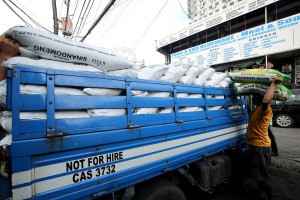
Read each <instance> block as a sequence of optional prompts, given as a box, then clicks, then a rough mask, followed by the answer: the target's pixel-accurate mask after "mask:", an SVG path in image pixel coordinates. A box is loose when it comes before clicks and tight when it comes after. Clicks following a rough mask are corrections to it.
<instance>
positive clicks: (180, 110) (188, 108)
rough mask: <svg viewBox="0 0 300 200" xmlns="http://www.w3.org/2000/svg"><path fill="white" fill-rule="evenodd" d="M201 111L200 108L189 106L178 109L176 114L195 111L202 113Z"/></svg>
mask: <svg viewBox="0 0 300 200" xmlns="http://www.w3.org/2000/svg"><path fill="white" fill-rule="evenodd" d="M203 110H204V109H203V108H202V107H198V106H191V107H183V108H179V109H178V112H197V111H203Z"/></svg>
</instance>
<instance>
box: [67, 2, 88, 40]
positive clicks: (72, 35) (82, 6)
mask: <svg viewBox="0 0 300 200" xmlns="http://www.w3.org/2000/svg"><path fill="white" fill-rule="evenodd" d="M85 2H86V1H84V4H83V6H82V8H81V11H80V14H79V16H78V20H77V22H76V26H75V29H74V31H73V33H72V36H71V38H74V33H75V32H76V29H77V25H78V23H79V20H80V17H81V13H82V11H83V8H84V5H85ZM75 37H76V36H75Z"/></svg>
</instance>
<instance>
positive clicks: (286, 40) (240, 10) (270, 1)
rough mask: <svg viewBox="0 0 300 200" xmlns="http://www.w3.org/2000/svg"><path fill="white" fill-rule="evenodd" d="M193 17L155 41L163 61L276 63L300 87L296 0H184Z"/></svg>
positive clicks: (228, 65) (231, 65) (222, 67)
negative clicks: (181, 26)
mask: <svg viewBox="0 0 300 200" xmlns="http://www.w3.org/2000/svg"><path fill="white" fill-rule="evenodd" d="M187 5H188V11H189V13H188V15H189V17H190V18H191V21H192V22H191V23H190V24H189V25H187V27H186V28H184V29H182V30H180V31H178V32H177V33H174V34H172V35H170V36H167V37H165V38H163V39H161V40H159V41H158V42H157V44H156V45H157V50H158V51H159V52H160V53H162V54H164V55H165V61H166V63H170V62H172V61H177V60H182V59H185V60H188V61H189V62H191V63H194V64H199V65H208V66H211V67H213V68H215V69H216V70H217V71H230V70H233V69H240V68H274V69H276V70H279V71H281V72H284V73H286V74H289V75H291V76H292V78H293V79H292V81H291V82H290V83H288V84H287V85H286V86H287V87H288V88H297V87H300V1H298V0H188V1H187Z"/></svg>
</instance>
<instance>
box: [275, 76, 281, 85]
mask: <svg viewBox="0 0 300 200" xmlns="http://www.w3.org/2000/svg"><path fill="white" fill-rule="evenodd" d="M273 83H275V85H278V84H280V83H282V77H280V76H275V78H274V79H273Z"/></svg>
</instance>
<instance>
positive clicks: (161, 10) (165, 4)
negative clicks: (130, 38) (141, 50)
mask: <svg viewBox="0 0 300 200" xmlns="http://www.w3.org/2000/svg"><path fill="white" fill-rule="evenodd" d="M168 1H169V0H167V1H166V3H165V4H164V5H163V6H162V8H161V9H160V10H159V12H158V13H157V15H156V16H155V17H154V19H153V20H152V22H151V23H150V25H149V26H148V28H147V29H146V30H145V32H144V33H143V34H142V36H141V37H140V39H139V40H138V41H137V42H136V43H135V45H134V46H133V47H132V49H135V47H136V46H137V45H138V44H139V43H140V41H141V40H142V39H143V37H144V36H145V35H146V33H147V31H148V30H149V29H150V27H151V26H152V24H153V23H154V21H155V20H156V18H157V17H158V16H159V14H160V13H161V11H162V10H163V9H164V7H165V6H166V5H167V3H168Z"/></svg>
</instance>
